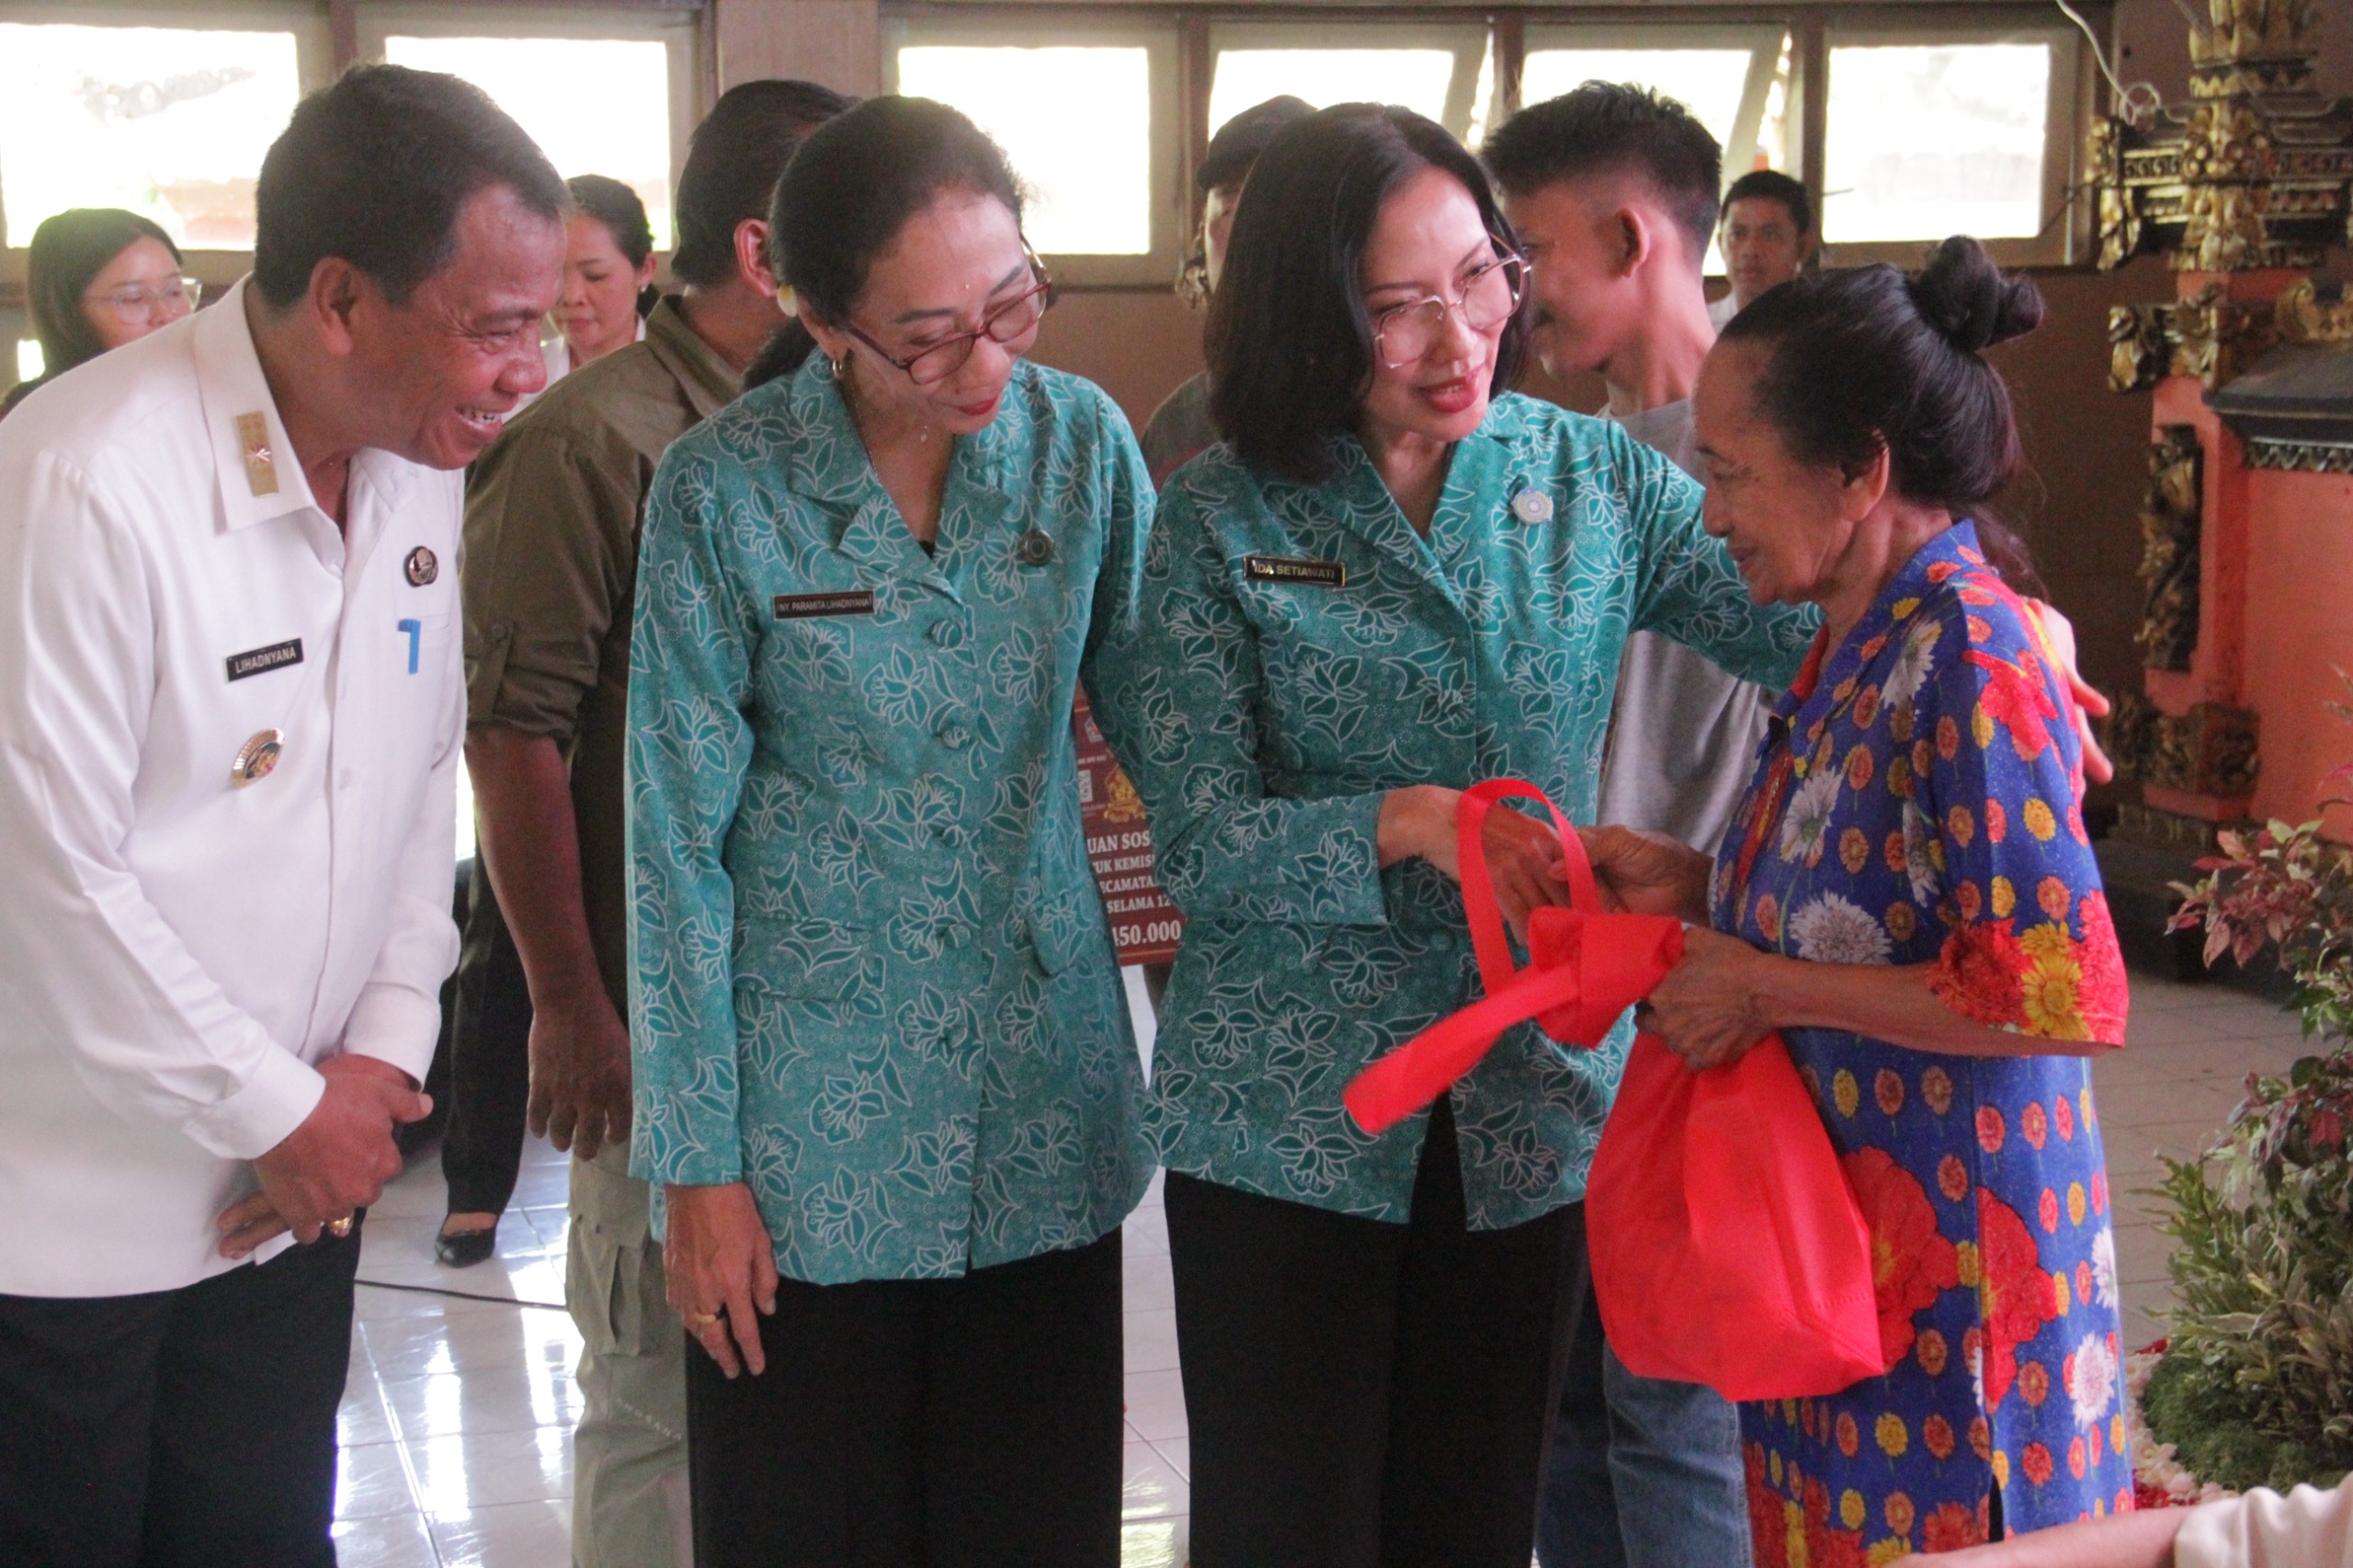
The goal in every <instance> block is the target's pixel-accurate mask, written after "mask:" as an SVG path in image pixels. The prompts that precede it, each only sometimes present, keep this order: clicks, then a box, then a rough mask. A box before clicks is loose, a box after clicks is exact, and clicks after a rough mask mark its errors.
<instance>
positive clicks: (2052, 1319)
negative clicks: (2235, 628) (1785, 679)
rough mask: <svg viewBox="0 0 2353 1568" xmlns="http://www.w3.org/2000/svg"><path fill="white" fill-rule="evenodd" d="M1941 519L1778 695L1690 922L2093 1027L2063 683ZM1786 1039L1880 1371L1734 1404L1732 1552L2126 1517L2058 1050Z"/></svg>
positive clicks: (2016, 1014) (2095, 1225) (1856, 1558)
mask: <svg viewBox="0 0 2353 1568" xmlns="http://www.w3.org/2000/svg"><path fill="white" fill-rule="evenodd" d="M2034 624H2035V623H2034V622H2033V619H2032V618H2031V615H2030V614H2029V611H2027V610H2026V608H2024V607H2023V606H2022V605H2021V604H2020V603H2019V602H2018V600H2017V598H2015V597H2013V596H2012V595H2011V594H2010V592H2009V591H2008V590H2007V589H2006V588H2005V587H2004V586H2003V585H2002V584H2001V582H2000V580H1999V579H1998V578H1997V577H1996V576H1995V574H1994V573H1993V572H1992V571H1991V570H1990V569H1989V568H1988V567H1987V566H1986V564H1985V562H1984V557H1983V556H1981V555H1980V554H1979V553H1978V551H1977V548H1976V533H1975V530H1974V529H1973V528H1972V527H1971V526H1970V525H1969V524H1967V523H1961V524H1958V525H1956V526H1955V527H1954V528H1951V529H1950V530H1949V531H1948V532H1946V533H1945V534H1943V535H1940V536H1939V537H1938V538H1937V539H1936V540H1932V541H1931V542H1930V543H1928V544H1927V546H1925V547H1924V548H1923V549H1922V550H1921V551H1919V553H1918V554H1917V555H1915V557H1914V558H1913V559H1912V561H1911V562H1909V563H1908V564H1906V565H1905V566H1904V569H1903V571H1901V572H1900V573H1898V574H1897V575H1896V578H1895V580H1894V581H1893V583H1891V584H1890V585H1888V587H1887V589H1886V591H1885V592H1884V593H1882V594H1881V596H1880V598H1879V600H1878V602H1877V603H1875V604H1874V605H1873V606H1872V607H1871V608H1870V611H1869V613H1867V614H1866V615H1865V616H1864V617H1863V619H1862V620H1861V622H1860V623H1859V624H1858V625H1857V626H1856V627H1855V629H1854V631H1852V632H1851V633H1849V634H1848V636H1847V639H1846V641H1845V642H1843V643H1842V644H1841V645H1839V646H1838V647H1837V648H1836V649H1835V650H1831V649H1826V648H1825V647H1824V645H1823V644H1822V643H1821V642H1817V643H1816V645H1815V649H1814V652H1813V655H1812V656H1811V657H1810V658H1809V660H1808V662H1807V665H1806V667H1805V670H1804V672H1803V673H1802V675H1801V676H1799V678H1798V681H1797V684H1796V685H1795V686H1794V687H1791V688H1790V692H1789V693H1788V694H1787V695H1786V696H1785V697H1784V698H1783V699H1781V702H1780V703H1779V707H1778V708H1777V709H1776V710H1775V717H1774V721H1773V725H1772V730H1771V733H1770V735H1769V736H1768V740H1767V743H1766V744H1765V747H1764V750H1763V753H1762V755H1761V757H1760V760H1759V767H1758V774H1757V778H1756V782H1755V783H1754V784H1753V785H1752V786H1751V787H1750V790H1749V793H1748V795H1747V797H1746V799H1745V801H1743V802H1742V805H1741V807H1740V810H1739V812H1738V814H1737V815H1736V816H1735V818H1734V819H1733V830H1732V833H1731V835H1729V836H1728V837H1727V839H1726V841H1725V844H1724V847H1723V850H1722V854H1721V856H1720V857H1719V858H1718V861H1717V865H1716V875H1715V883H1714V887H1713V890H1712V892H1713V900H1714V909H1715V924H1716V926H1717V927H1718V928H1719V929H1721V930H1726V931H1731V932H1734V933H1737V934H1738V935H1739V936H1741V937H1745V938H1746V939H1747V940H1748V941H1750V942H1752V943H1754V944H1756V946H1757V947H1760V948H1763V949H1767V950H1768V951H1772V952H1778V953H1783V954H1787V955H1789V956H1791V957H1794V958H1797V959H1801V960H1809V961H1815V962H1823V963H1847V964H1855V963H1865V964H1926V965H1928V966H1930V969H1929V983H1930V988H1931V990H1932V991H1933V992H1934V994H1936V995H1937V996H1938V998H1939V999H1940V1000H1942V1001H1943V1002H1944V1003H1945V1005H1946V1006H1949V1007H1951V1008H1953V1009H1954V1010H1955V1011H1957V1012H1959V1013H1961V1014H1963V1015H1964V1016H1966V1017H1971V1018H1973V1019H1976V1020H1978V1021H1980V1022H1983V1023H1985V1024H1989V1025H1992V1026H1994V1027H1995V1028H2006V1029H2011V1030H2015V1031H2017V1032H2018V1033H2020V1034H2024V1035H2038V1036H2041V1037H2044V1038H2047V1039H2053V1040H2098V1041H2103V1042H2107V1043H2109V1044H2116V1043H2120V1042H2121V1041H2122V1040H2123V1033H2124V1014H2125V1006H2126V997H2125V983H2124V973H2123V966H2122V961H2121V960H2120V958H2119V956H2118V952H2117V946H2116V937H2115V931H2114V928H2113V927H2112V926H2111V925H2110V924H2109V915H2108V907H2107V903H2106V900H2105V898H2104V897H2103V895H2102V893H2101V892H2100V884H2099V873H2098V870H2097V866H2096V865H2095V863H2094V861H2093V858H2092V852H2091V846H2090V844H2089V842H2088V838H2087V835H2086V833H2085V831H2084V824H2083V819H2082V816H2081V814H2080V813H2079V812H2078V811H2077V809H2076V807H2075V801H2076V799H2077V796H2078V793H2079V789H2078V787H2079V785H2080V783H2081V778H2082V774H2081V764H2080V758H2079V755H2078V751H2077V745H2076V741H2075V733H2074V730H2073V727H2072V725H2071V723H2070V722H2068V719H2067V716H2066V715H2067V710H2066V708H2065V706H2064V704H2065V702H2066V695H2065V692H2064V690H2063V687H2062V686H2061V685H2060V682H2059V678H2058V677H2057V676H2056V675H2055V674H2054V673H2053V665H2052V664H2051V663H2050V661H2049V660H2048V658H2047V656H2046V654H2045V652H2044V650H2043V648H2042V645H2041V643H2040V640H2039V638H2038V636H2037V633H2036V631H2035V630H2034ZM1784 1034H1785V1036H1786V1038H1787V1040H1788V1041H1789V1047H1790V1055H1791V1056H1792V1057H1793V1058H1794V1059H1795V1060H1796V1062H1797V1063H1798V1068H1799V1072H1800V1074H1801V1075H1802V1077H1803V1078H1804V1079H1805V1082H1806V1085H1807V1086H1808V1087H1809V1088H1810V1089H1811V1090H1812V1091H1813V1096H1814V1099H1815V1102H1816V1104H1818V1105H1819V1106H1820V1108H1821V1110H1822V1117H1823V1120H1824V1122H1825V1123H1827V1124H1828V1126H1829V1130H1830V1137H1831V1142H1832V1143H1833V1144H1834V1145H1835V1146H1836V1149H1837V1151H1838V1153H1839V1155H1840V1157H1841V1160H1842V1162H1843V1164H1844V1165H1845V1166H1846V1169H1847V1175H1848V1177H1849V1179H1850V1180H1851V1181H1852V1182H1853V1184H1854V1187H1855V1191H1856V1194H1857V1196H1858V1198H1859V1199H1860V1200H1861V1202H1862V1205H1863V1209H1864V1211H1865V1213H1866V1215H1867V1216H1868V1217H1869V1219H1870V1225H1871V1236H1872V1255H1873V1262H1874V1273H1875V1275H1876V1280H1877V1285H1878V1302H1879V1313H1880V1331H1881V1337H1882V1340H1883V1344H1884V1347H1885V1348H1886V1350H1887V1351H1888V1353H1889V1354H1890V1356H1891V1357H1898V1358H1900V1359H1897V1360H1896V1361H1895V1364H1894V1368H1893V1370H1892V1371H1890V1372H1889V1373H1888V1374H1887V1375H1886V1376H1885V1377H1881V1378H1873V1379H1870V1380H1868V1381H1863V1382H1860V1383H1857V1384H1856V1385H1855V1386H1854V1387H1852V1388H1849V1389H1847V1390H1846V1391H1845V1392H1841V1393H1839V1394H1836V1395H1834V1396H1832V1397H1830V1398H1827V1399H1810V1400H1784V1401H1779V1402H1773V1403H1753V1404H1748V1405H1745V1406H1743V1408H1742V1411H1741V1436H1742V1446H1743V1449H1744V1450H1745V1458H1746V1460H1747V1470H1748V1495H1749V1511H1750V1520H1751V1525H1752V1528H1753V1530H1754V1533H1755V1537H1756V1561H1757V1564H1758V1568H1799V1565H1803V1568H1825V1565H1828V1564H1847V1563H1865V1562H1870V1563H1877V1562H1890V1561H1893V1559H1895V1558H1897V1557H1901V1556H1903V1555H1904V1553H1905V1552H1906V1551H1946V1550H1950V1549H1953V1548H1956V1547H1960V1546H1962V1545H1966V1544H1969V1543H1971V1542H1972V1541H1977V1540H1984V1539H1986V1537H1987V1534H1988V1532H1989V1530H1990V1529H1991V1528H1992V1527H1993V1524H1994V1521H1995V1519H1996V1518H1998V1519H1999V1520H2000V1521H2001V1525H2002V1528H2003V1529H2004V1530H2005V1532H2006V1533H2008V1534H2017V1533H2018V1532H2021V1531H2024V1530H2029V1529H2039V1528H2043V1527H2045V1526H2049V1525H2056V1524H2063V1523H2066V1522H2069V1521H2072V1520H2075V1519H2077V1518H2081V1517H2086V1516H2090V1515H2099V1514H2104V1513H2109V1512H2112V1511H2116V1510H2120V1509H2123V1508H2127V1507H2129V1506H2131V1485H2132V1483H2131V1467H2130V1463H2129V1460H2128V1458H2127V1455H2126V1452H2125V1438H2124V1415H2123V1403H2122V1398H2121V1386H2120V1385H2121V1378H2120V1352H2121V1350H2122V1348H2123V1347H2122V1346H2121V1344H2120V1339H2119V1336H2120V1318H2119V1302H2118V1293H2117V1275H2116V1245H2115V1241H2114V1238H2113V1235H2112V1233H2111V1232H2110V1229H2109V1217H2108V1203H2109V1194H2108V1180H2107V1176H2106V1174H2105V1171H2104V1168H2103V1165H2102V1162H2101V1156H2100V1138H2099V1129H2098V1120H2097V1113H2096V1111H2095V1108H2094V1106H2093V1101H2092V1089H2091V1072H2090V1065H2089V1062H2088V1059H2087V1058H2085V1057H2081V1056H2016V1057H1995V1058H1982V1059H1981V1058H1971V1057H1961V1056H1946V1055H1936V1054H1930V1053H1927V1052H1925V1051H1909V1050H1905V1049H1904V1048H1902V1047H1899V1046H1893V1045H1889V1044H1887V1043H1885V1042H1884V1041H1881V1040H1869V1039H1865V1038H1863V1037H1861V1036H1859V1035H1853V1034H1843V1033H1839V1032H1837V1031H1835V1030H1830V1029H1790V1030H1785V1031H1784Z"/></svg>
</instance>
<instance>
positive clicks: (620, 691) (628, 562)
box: [460, 299, 744, 1014]
mask: <svg viewBox="0 0 2353 1568" xmlns="http://www.w3.org/2000/svg"><path fill="white" fill-rule="evenodd" d="M743 390H744V377H743V372H741V371H739V370H737V369H734V368H733V367H732V366H730V365H729V364H728V363H727V361H726V360H725V359H724V358H721V356H720V354H719V351H718V350H717V349H715V348H713V347H710V344H708V343H705V342H704V341H703V340H702V339H701V338H700V337H699V336H697V335H695V332H694V329H693V328H692V327H690V326H688V324H687V321H686V317H685V316H683V315H681V314H680V313H679V311H678V301H676V300H675V299H665V300H664V301H661V303H659V304H657V305H655V306H654V313H653V314H652V315H651V316H650V317H648V318H647V320H646V324H645V336H644V339H643V340H642V341H641V342H638V343H632V344H631V345H629V346H628V347H624V348H620V349H617V350H615V351H614V352H613V353H611V354H609V355H608V356H606V357H605V358H602V359H599V360H597V362H596V363H595V364H592V365H586V366H583V367H582V368H581V369H577V370H574V372H572V374H570V375H568V376H566V377H564V378H563V380H562V381H558V382H556V383H555V385H553V386H551V387H550V388H549V389H548V390H547V392H546V394H545V395H544V396H542V397H540V399H539V400H538V401H537V402H535V403H532V404H531V406H530V407H529V408H527V409H525V410H524V411H523V412H522V413H521V414H520V415H517V416H516V419H515V422H514V423H513V424H512V425H511V426H508V427H507V430H506V434H505V435H504V436H502V437H499V439H498V442H497V444H496V445H494V446H493V447H492V448H491V449H489V450H488V451H487V452H484V453H483V455H482V457H481V458H480V459H479V460H476V461H475V463H474V465H473V468H472V472H470V473H468V475H467V476H466V522H465V570H464V581H463V582H462V583H461V584H460V589H461V592H462V595H463V597H464V602H465V619H466V722H467V724H468V725H469V727H491V728H497V729H505V730H516V731H519V732H521V733H524V734H527V735H545V736H547V737H548V738H549V739H550V740H552V741H554V742H555V744H557V745H558V746H559V747H561V748H562V749H563V754H564V756H565V759H566V760H567V761H568V762H569V763H570V765H571V767H572V809H573V814H574V817H575V818H576V819H577V822H578V827H579V834H580V880H581V891H582V892H583V894H584V896H585V901H586V903H587V911H588V933H589V937H590V938H591V940H593V941H594V942H595V944H596V948H597V971H598V972H599V973H600V974H601V975H602V976H603V979H604V982H605V990H606V992H607V994H609V995H610V996H611V997H612V999H613V1006H615V1007H618V1008H620V1009H623V1010H624V1014H626V1009H627V1008H628V1006H629V935H628V921H627V919H626V917H625V916H626V907H627V903H626V897H625V890H626V888H627V886H628V883H627V881H626V879H627V876H628V866H629V858H628V849H627V846H626V844H625V842H624V833H625V831H626V828H625V824H626V816H627V812H626V807H625V801H626V797H625V796H624V794H623V792H622V785H621V760H622V755H623V752H624V749H625V744H626V741H627V738H628V731H629V638H630V627H631V621H632V619H633V610H634V607H635V603H636V590H637V537H638V529H639V528H640V526H641V525H642V522H643V520H644V517H645V494H646V491H647V490H648V489H649V488H650V487H651V486H652V484H653V483H654V465H655V464H656V463H658V462H660V461H661V460H662V454H663V452H664V451H665V450H666V449H668V448H669V445H670V443H671V442H673V441H675V440H676V439H677V438H678V437H681V436H683V435H685V434H686V433H687V432H688V430H690V429H692V428H694V426H697V425H699V424H700V423H702V421H704V420H705V419H708V418H709V417H710V415H714V414H716V413H718V412H719V411H720V409H722V408H723V407H725V406H726V405H727V404H728V403H731V402H733V400H734V399H735V397H736V396H737V394H739V393H740V392H743Z"/></svg>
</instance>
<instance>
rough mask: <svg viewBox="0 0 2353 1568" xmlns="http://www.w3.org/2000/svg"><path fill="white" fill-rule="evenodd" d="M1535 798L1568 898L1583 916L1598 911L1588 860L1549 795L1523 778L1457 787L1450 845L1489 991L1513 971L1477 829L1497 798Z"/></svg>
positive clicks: (1496, 989)
mask: <svg viewBox="0 0 2353 1568" xmlns="http://www.w3.org/2000/svg"><path fill="white" fill-rule="evenodd" d="M1511 799H1518V800H1523V801H1543V802H1544V809H1545V810H1546V811H1548V812H1552V829H1553V831H1554V832H1555V833H1556V834H1558V835H1559V836H1560V840H1561V864H1562V867H1563V869H1564V870H1566V871H1567V873H1568V879H1569V901H1570V903H1571V904H1572V905H1573V906H1574V907H1575V908H1578V909H1582V910H1584V911H1585V912H1586V914H1588V915H1597V914H1599V913H1600V912H1601V901H1600V899H1599V898H1598V897H1597V895H1596V894H1595V892H1594V886H1593V863H1592V862H1591V861H1589V860H1587V859H1586V853H1585V843H1584V841H1583V840H1581V839H1580V838H1578V837H1577V830H1576V829H1575V828H1574V827H1571V826H1570V825H1569V819H1568V818H1566V817H1564V816H1563V815H1562V814H1561V808H1560V807H1558V806H1556V805H1554V804H1553V803H1552V797H1551V796H1550V795H1547V794H1546V793H1544V791H1543V790H1539V789H1538V788H1537V787H1536V786H1535V785H1533V784H1530V783H1529V782H1528V781H1527V780H1526V779H1524V778H1490V779H1488V780H1486V781H1485V782H1484V783H1482V784H1474V785H1472V787H1471V788H1470V789H1468V790H1463V791H1462V794H1461V797H1460V798H1459V799H1458V800H1457V801H1455V803H1454V847H1455V858H1456V864H1457V866H1458V868H1459V869H1460V870H1461V881H1462V908H1463V913H1464V914H1465V915H1468V916H1469V918H1470V922H1471V947H1472V951H1474V952H1476V953H1477V954H1478V955H1479V978H1480V980H1481V981H1482V982H1483V983H1484V984H1485V985H1486V988H1487V994H1488V995H1490V996H1493V995H1495V994H1496V993H1497V992H1499V991H1501V990H1503V989H1504V988H1505V987H1506V986H1507V985H1509V984H1510V983H1512V981H1513V980H1514V979H1515V978H1516V977H1517V976H1518V973H1519V969H1518V965H1516V964H1514V963H1513V962H1512V960H1511V943H1510V942H1509V941H1508V940H1507V939H1506V936H1505V933H1504V915H1503V911H1502V909H1501V908H1499V907H1498V906H1497V905H1496V903H1495V881H1494V879H1493V878H1491V877H1490V876H1489V875H1488V874H1487V844H1486V839H1485V837H1484V836H1483V830H1484V828H1485V826H1486V823H1487V813H1488V812H1491V811H1493V810H1495V802H1496V801H1503V800H1511Z"/></svg>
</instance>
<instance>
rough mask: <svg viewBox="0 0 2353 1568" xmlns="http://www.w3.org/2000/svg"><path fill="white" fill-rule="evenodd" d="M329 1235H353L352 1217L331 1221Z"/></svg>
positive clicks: (328, 1225) (328, 1228) (347, 1216)
mask: <svg viewBox="0 0 2353 1568" xmlns="http://www.w3.org/2000/svg"><path fill="white" fill-rule="evenodd" d="M327 1234H329V1235H331V1236H347V1235H349V1234H351V1216H350V1215H348V1214H346V1215H345V1216H344V1217H343V1218H342V1219H340V1220H329V1221H327Z"/></svg>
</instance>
